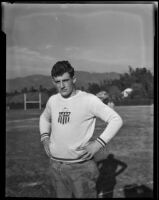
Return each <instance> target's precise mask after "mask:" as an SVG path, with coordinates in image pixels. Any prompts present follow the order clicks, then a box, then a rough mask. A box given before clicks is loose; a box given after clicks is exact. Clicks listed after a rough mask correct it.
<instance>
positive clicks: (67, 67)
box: [51, 60, 74, 78]
mask: <svg viewBox="0 0 159 200" xmlns="http://www.w3.org/2000/svg"><path fill="white" fill-rule="evenodd" d="M65 72H68V73H69V74H70V76H71V77H73V76H74V68H73V67H72V66H71V64H70V63H69V62H68V61H66V60H63V61H58V62H56V64H55V65H54V66H53V67H52V70H51V76H52V78H53V77H57V76H62V75H63V74H64V73H65Z"/></svg>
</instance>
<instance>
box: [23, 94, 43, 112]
mask: <svg viewBox="0 0 159 200" xmlns="http://www.w3.org/2000/svg"><path fill="white" fill-rule="evenodd" d="M38 97H39V99H38V100H36V101H31V100H30V101H28V100H27V95H26V93H24V110H27V104H32V103H34V104H39V110H41V93H39V96H38Z"/></svg>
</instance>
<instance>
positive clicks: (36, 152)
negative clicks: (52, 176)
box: [5, 106, 153, 198]
mask: <svg viewBox="0 0 159 200" xmlns="http://www.w3.org/2000/svg"><path fill="white" fill-rule="evenodd" d="M116 111H117V112H118V113H119V114H120V115H121V117H122V118H123V121H124V125H123V127H122V128H121V130H120V131H119V132H118V134H117V135H116V136H115V137H114V138H113V139H112V140H111V142H110V143H109V144H108V146H107V148H106V149H105V150H103V151H101V152H99V153H98V154H97V157H98V158H105V159H104V160H103V162H102V163H101V164H99V168H100V177H99V180H98V182H97V186H98V189H99V190H101V189H102V190H103V193H104V197H113V198H120V197H121V198H125V197H126V198H127V197H148V196H151V195H152V191H153V107H152V106H136V107H135V106H124V107H116ZM40 113H41V111H39V110H27V111H24V110H8V111H6V185H5V189H6V196H7V197H55V195H54V189H53V188H52V187H51V185H50V180H49V174H48V170H47V169H48V166H49V159H48V157H47V156H46V155H45V152H44V150H43V147H42V144H41V143H40V136H39V127H38V122H39V115H40ZM104 127H105V125H104V122H102V121H101V120H99V119H98V120H97V123H96V129H95V133H94V136H93V137H97V136H98V135H99V134H100V133H101V132H102V130H103V128H104Z"/></svg>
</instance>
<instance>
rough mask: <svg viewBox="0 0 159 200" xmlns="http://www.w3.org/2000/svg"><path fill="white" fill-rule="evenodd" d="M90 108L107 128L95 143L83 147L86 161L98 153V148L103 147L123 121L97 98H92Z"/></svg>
mask: <svg viewBox="0 0 159 200" xmlns="http://www.w3.org/2000/svg"><path fill="white" fill-rule="evenodd" d="M90 106H91V108H92V113H93V114H94V115H95V116H96V117H99V118H100V119H102V120H103V121H105V122H106V123H107V126H106V128H105V129H104V131H103V132H102V133H101V134H100V136H99V137H98V138H97V139H96V140H95V141H92V142H90V143H89V144H88V145H87V146H86V147H84V149H85V150H86V154H85V158H88V159H90V158H91V157H93V155H94V154H95V153H96V152H97V151H99V149H100V148H102V147H105V146H106V144H107V143H108V142H109V141H110V140H111V139H112V138H113V137H114V136H115V135H116V134H117V132H118V131H119V129H120V128H121V126H122V125H123V120H122V118H121V117H120V116H119V114H118V113H117V112H116V111H114V110H113V109H111V108H110V107H109V106H107V105H105V104H104V103H103V102H102V101H100V100H99V99H98V98H97V97H94V98H93V101H92V104H90Z"/></svg>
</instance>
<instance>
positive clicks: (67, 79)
mask: <svg viewBox="0 0 159 200" xmlns="http://www.w3.org/2000/svg"><path fill="white" fill-rule="evenodd" d="M69 80H70V79H69V78H66V79H63V80H61V81H69ZM58 82H60V80H57V81H55V83H58Z"/></svg>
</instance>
